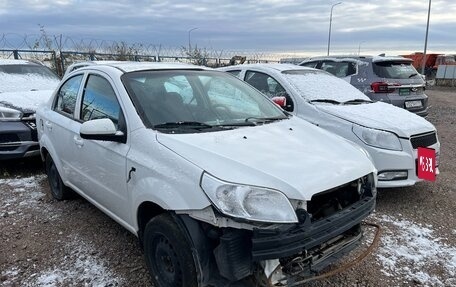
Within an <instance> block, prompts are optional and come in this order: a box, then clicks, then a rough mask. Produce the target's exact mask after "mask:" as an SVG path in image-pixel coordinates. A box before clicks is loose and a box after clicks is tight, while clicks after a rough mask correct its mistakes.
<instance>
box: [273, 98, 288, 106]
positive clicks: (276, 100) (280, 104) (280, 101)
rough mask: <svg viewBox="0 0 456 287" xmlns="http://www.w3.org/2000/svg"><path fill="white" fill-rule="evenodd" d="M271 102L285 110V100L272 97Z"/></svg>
mask: <svg viewBox="0 0 456 287" xmlns="http://www.w3.org/2000/svg"><path fill="white" fill-rule="evenodd" d="M272 101H273V102H274V103H275V104H276V105H278V106H279V107H281V108H285V107H286V106H287V98H285V97H273V98H272Z"/></svg>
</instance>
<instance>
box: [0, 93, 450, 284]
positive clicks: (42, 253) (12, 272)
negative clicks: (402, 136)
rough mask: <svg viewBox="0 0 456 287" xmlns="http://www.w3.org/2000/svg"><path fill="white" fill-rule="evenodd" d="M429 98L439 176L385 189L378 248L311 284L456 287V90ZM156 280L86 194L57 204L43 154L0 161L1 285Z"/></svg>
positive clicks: (376, 217)
mask: <svg viewBox="0 0 456 287" xmlns="http://www.w3.org/2000/svg"><path fill="white" fill-rule="evenodd" d="M428 95H429V103H430V105H432V108H431V112H430V115H429V117H428V119H429V120H430V121H431V122H432V123H433V124H434V125H436V127H437V130H438V133H439V137H440V141H441V144H442V150H441V164H440V173H441V174H440V176H439V177H438V179H437V181H436V182H434V183H432V182H421V183H419V184H417V185H416V186H414V187H409V188H401V189H389V190H380V191H379V195H378V200H377V209H376V212H375V213H374V214H373V215H371V216H370V218H369V219H368V221H370V222H374V223H377V224H379V225H381V227H382V237H381V241H380V244H379V246H378V248H377V249H375V251H374V252H373V253H372V254H371V255H369V256H368V257H367V258H366V259H365V260H364V261H363V262H362V263H361V264H358V265H356V266H355V267H353V268H350V269H348V270H345V271H344V272H342V273H339V274H337V275H335V276H332V277H329V278H327V279H323V280H319V281H314V282H311V283H309V284H307V285H306V286H456V279H455V278H456V216H455V213H456V193H455V185H456V178H455V175H456V163H455V162H456V158H455V156H456V143H455V141H454V139H455V138H456V129H455V127H456V125H455V122H456V89H451V88H441V87H440V88H437V87H434V88H431V89H429V90H428ZM372 235H373V229H371V228H369V229H368V230H367V233H366V236H365V238H364V244H363V246H362V247H361V248H360V250H361V249H365V248H366V246H367V244H368V242H369V241H370V240H372V237H373V236H372ZM353 256H354V255H352V257H353ZM335 267H337V266H335ZM150 285H151V284H150V278H149V275H148V274H147V271H146V267H145V263H144V260H143V256H142V254H141V251H140V248H139V245H138V243H137V240H136V237H134V236H133V235H131V234H130V233H129V232H127V231H126V230H124V229H123V228H122V227H121V226H120V225H118V224H117V223H115V222H114V221H113V220H111V219H110V218H109V217H107V216H106V215H104V214H103V213H102V212H100V211H99V210H97V209H96V208H95V207H93V206H92V205H91V204H89V203H88V202H87V201H85V200H83V199H81V198H77V199H74V200H71V201H64V202H57V201H54V200H53V199H52V198H51V196H50V192H49V186H48V183H47V180H46V176H45V175H44V174H43V172H42V167H41V163H40V162H39V160H37V159H32V160H25V161H9V162H2V163H0V286H5V287H6V286H150Z"/></svg>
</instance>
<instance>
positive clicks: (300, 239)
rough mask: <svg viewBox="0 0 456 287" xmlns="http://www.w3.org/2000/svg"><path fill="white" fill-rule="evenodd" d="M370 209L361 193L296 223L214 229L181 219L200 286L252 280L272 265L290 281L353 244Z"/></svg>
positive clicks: (370, 203) (313, 270) (368, 198)
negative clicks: (315, 217) (323, 214)
mask: <svg viewBox="0 0 456 287" xmlns="http://www.w3.org/2000/svg"><path fill="white" fill-rule="evenodd" d="M374 208H375V196H373V195H372V196H365V197H364V198H363V199H361V200H359V201H357V202H355V203H353V204H351V205H349V206H347V207H346V208H344V209H342V210H338V211H337V212H335V213H333V214H331V215H329V216H327V217H324V218H321V219H318V220H312V219H311V217H310V216H307V217H302V218H305V219H304V220H302V221H301V222H300V223H297V224H275V225H272V226H265V227H261V228H254V229H253V230H245V229H238V228H231V227H224V228H217V227H214V226H211V225H209V224H206V223H202V222H200V221H198V220H195V219H193V218H191V217H189V216H188V215H181V218H182V219H183V222H184V223H185V225H186V227H187V230H188V231H189V234H190V235H191V237H192V239H193V242H194V246H195V251H197V253H198V254H197V255H196V257H198V258H199V261H200V267H201V269H200V270H201V273H202V274H201V278H200V279H201V281H200V285H201V286H210V285H213V286H225V284H224V283H223V284H222V283H221V282H224V281H227V282H241V281H245V279H246V278H252V277H256V278H255V281H256V282H258V281H265V280H267V279H270V278H269V277H270V276H272V273H273V271H276V270H279V271H280V273H281V276H282V278H280V280H287V284H289V283H291V282H293V276H296V275H299V276H298V277H297V279H301V278H303V277H306V276H307V277H308V276H312V275H314V274H315V273H317V272H319V271H321V270H322V269H323V268H325V267H327V266H328V265H329V264H331V263H333V262H334V261H335V260H337V259H339V258H340V257H342V256H344V255H346V254H347V253H348V252H349V251H350V250H352V249H353V248H355V247H356V246H357V245H358V243H359V242H360V240H361V238H362V229H361V222H362V220H363V219H365V218H366V217H367V216H368V215H369V214H370V213H371V212H372V211H373V210H374ZM267 265H269V268H265V267H266V266H267ZM271 265H272V266H273V267H272V268H271ZM209 266H211V268H208V267H209ZM274 266H275V267H274ZM214 268H216V270H215V269H214ZM267 269H269V271H268V270H267ZM259 270H260V272H258V271H259ZM214 284H215V285H214ZM226 286H229V285H226ZM245 286H249V285H245ZM260 286H262V285H260ZM265 286H266V285H265Z"/></svg>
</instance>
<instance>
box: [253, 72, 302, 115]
mask: <svg viewBox="0 0 456 287" xmlns="http://www.w3.org/2000/svg"><path fill="white" fill-rule="evenodd" d="M245 81H246V82H247V83H249V84H250V85H252V86H253V87H255V88H256V89H257V90H259V91H261V92H262V93H263V94H265V95H266V96H268V98H270V99H272V98H273V97H285V98H286V99H287V104H286V106H285V107H284V109H285V110H286V111H289V112H291V111H293V109H294V108H293V106H294V105H293V100H292V99H291V97H290V96H289V95H288V94H287V92H286V90H285V88H284V87H283V86H282V85H281V84H279V82H277V81H276V79H274V78H273V77H271V76H269V75H267V74H264V73H260V72H254V71H247V73H246V74H245Z"/></svg>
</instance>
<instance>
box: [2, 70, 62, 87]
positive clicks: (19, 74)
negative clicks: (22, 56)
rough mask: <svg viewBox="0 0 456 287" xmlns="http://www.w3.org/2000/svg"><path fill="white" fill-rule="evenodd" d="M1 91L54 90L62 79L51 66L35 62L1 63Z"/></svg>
mask: <svg viewBox="0 0 456 287" xmlns="http://www.w3.org/2000/svg"><path fill="white" fill-rule="evenodd" d="M0 79H2V85H0V93H1V92H21V91H36V90H53V89H55V87H56V86H57V84H58V83H59V81H60V79H59V77H57V75H55V74H54V73H53V72H52V71H51V70H50V69H49V68H47V67H45V66H40V65H35V64H28V65H27V64H14V65H9V64H8V65H0Z"/></svg>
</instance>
